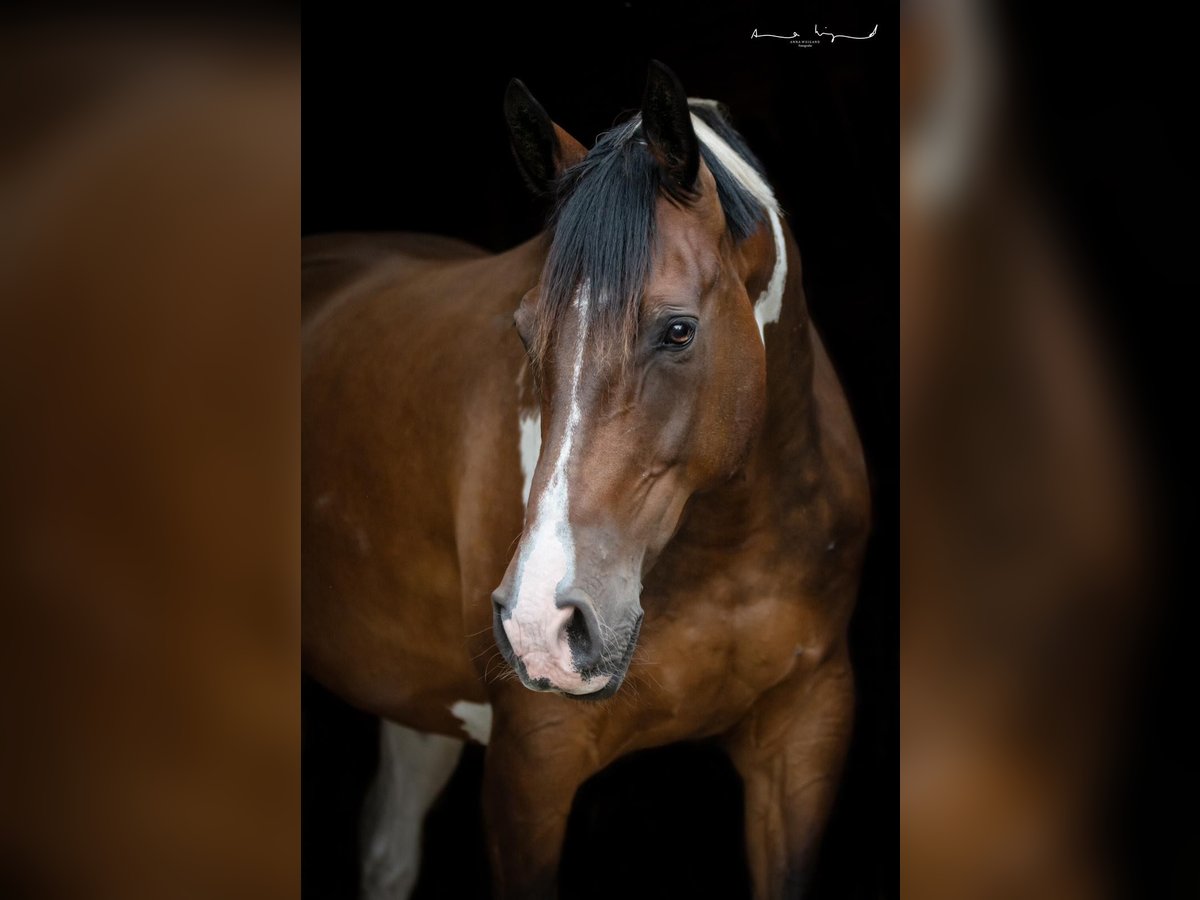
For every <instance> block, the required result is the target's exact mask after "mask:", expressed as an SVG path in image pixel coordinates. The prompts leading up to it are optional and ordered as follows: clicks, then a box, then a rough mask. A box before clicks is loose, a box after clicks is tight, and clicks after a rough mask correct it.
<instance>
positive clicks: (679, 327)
mask: <svg viewBox="0 0 1200 900" xmlns="http://www.w3.org/2000/svg"><path fill="white" fill-rule="evenodd" d="M695 336H696V323H695V322H693V321H692V320H691V319H676V320H675V321H673V322H671V323H670V324H669V325H667V330H666V331H665V332H664V333H663V339H662V345H663V346H664V347H666V348H667V349H668V350H681V349H683V348H684V347H686V346H687V345H688V344H690V343H691V342H692V338H694V337H695Z"/></svg>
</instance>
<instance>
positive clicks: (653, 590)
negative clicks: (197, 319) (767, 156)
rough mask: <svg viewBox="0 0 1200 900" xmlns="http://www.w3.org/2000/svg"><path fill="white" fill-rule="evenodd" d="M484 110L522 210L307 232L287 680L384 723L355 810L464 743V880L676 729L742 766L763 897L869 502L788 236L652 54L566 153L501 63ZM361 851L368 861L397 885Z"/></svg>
mask: <svg viewBox="0 0 1200 900" xmlns="http://www.w3.org/2000/svg"><path fill="white" fill-rule="evenodd" d="M504 113H505V120H506V123H507V126H508V129H509V135H510V138H511V145H512V149H513V153H514V157H515V159H516V162H517V166H518V169H519V170H520V172H521V175H522V176H523V178H524V179H525V181H526V182H527V183H528V184H529V186H530V187H531V189H532V190H533V191H534V192H535V193H536V194H539V195H541V196H543V197H551V198H553V211H552V213H551V215H550V218H549V222H548V225H547V227H546V229H545V230H544V231H543V232H541V233H539V234H537V235H536V236H534V237H533V238H531V239H530V240H527V241H526V242H524V243H522V244H520V245H519V246H516V247H514V248H512V249H510V250H508V251H506V252H502V253H498V254H490V253H486V252H484V251H482V250H480V249H478V248H475V247H473V246H470V245H468V244H465V243H463V242H461V241H457V240H452V239H448V238H441V237H435V236H430V235H410V234H400V235H372V234H337V235H325V236H318V237H315V238H310V239H306V242H305V245H304V252H303V283H304V306H305V311H304V324H303V354H302V359H303V365H302V379H303V381H302V416H303V425H302V453H303V471H302V502H303V511H302V552H303V567H302V568H303V575H302V598H303V600H302V610H303V627H302V631H303V642H302V648H303V665H304V668H305V670H306V671H307V672H308V673H309V674H310V675H311V676H312V677H313V678H315V679H316V680H317V681H318V682H320V683H322V684H323V685H325V686H326V687H328V688H329V689H330V690H332V691H333V692H334V693H335V694H337V695H339V696H340V697H342V698H344V699H345V700H347V701H348V702H350V703H351V704H353V705H354V706H357V707H359V708H361V709H363V710H366V711H368V712H370V713H373V714H375V715H378V716H380V717H382V718H383V719H384V720H386V721H387V722H388V723H393V724H391V725H389V726H387V727H385V729H384V736H383V739H382V740H383V746H384V749H385V750H387V749H388V748H391V751H392V752H391V755H386V756H385V760H384V767H383V772H381V775H380V780H379V781H378V782H377V783H376V788H375V789H374V792H373V794H372V797H371V798H370V800H369V801H368V820H369V821H370V822H373V823H374V824H373V825H371V824H368V826H367V827H368V829H370V828H372V827H375V828H382V829H383V831H387V829H388V828H389V827H391V826H389V825H388V823H389V822H390V823H392V825H394V824H395V822H396V821H399V820H406V821H411V818H412V817H413V816H414V815H415V816H416V817H417V819H418V821H419V816H420V813H421V812H422V805H423V804H427V803H428V802H430V800H431V797H432V795H436V792H437V789H438V787H439V785H440V784H441V783H444V782H445V780H446V778H448V777H449V772H450V771H451V770H452V769H453V762H452V757H451V759H450V761H449V762H448V761H447V753H448V752H449V753H452V752H453V751H452V750H448V749H447V748H453V747H454V746H456V745H457V746H461V745H460V744H458V742H460V741H464V740H472V741H476V742H479V743H482V744H484V745H486V750H485V762H484V778H483V798H482V803H483V815H484V824H485V830H486V835H487V845H488V856H489V860H490V864H491V868H492V878H493V885H494V889H495V894H496V896H499V897H536V896H553V895H554V894H555V890H556V885H555V882H556V872H557V866H558V861H559V856H560V852H561V848H562V843H563V838H564V833H565V829H566V824H567V819H568V815H569V813H570V810H571V805H572V800H573V798H574V795H575V792H576V789H577V788H578V787H579V786H580V785H581V784H582V783H583V782H584V781H586V780H587V779H588V778H590V777H591V776H592V775H594V774H595V773H597V772H599V771H600V770H602V769H603V768H604V767H606V766H607V765H609V764H610V763H611V762H613V761H614V760H616V759H618V758H619V757H622V756H624V755H626V754H629V753H631V752H634V751H637V750H641V749H646V748H651V747H657V746H662V745H666V744H669V743H673V742H678V741H687V740H692V741H695V740H711V741H715V742H718V743H719V745H720V746H721V747H723V748H724V750H725V751H726V752H727V753H728V755H729V758H730V760H731V761H732V764H733V766H734V768H735V769H736V771H737V773H738V774H739V775H740V777H741V779H742V781H743V783H744V788H745V840H746V852H747V859H748V865H749V869H750V874H751V879H752V882H753V890H754V894H755V896H757V897H763V898H765V897H780V896H785V895H788V896H791V895H794V894H795V893H797V892H799V891H800V890H802V889H803V886H804V884H805V882H806V879H807V878H808V877H809V876H810V874H811V872H812V868H813V863H814V860H815V858H816V852H817V847H818V843H819V838H820V834H821V831H822V829H823V826H824V823H825V821H826V819H827V817H828V815H829V813H830V811H831V807H832V805H833V803H834V800H835V794H836V789H837V784H838V781H839V778H840V772H841V768H842V764H843V758H844V756H845V753H846V750H847V745H848V742H849V739H850V734H851V730H852V722H853V707H854V679H853V670H852V667H851V662H850V658H849V652H848V647H847V626H848V621H849V618H850V615H851V612H852V610H853V608H854V604H855V601H856V595H857V592H858V582H859V576H860V569H861V564H862V557H863V552H864V548H865V544H866V541H867V538H868V534H869V530H870V517H871V513H870V496H869V488H868V479H867V471H866V464H865V461H864V457H863V453H862V449H861V446H860V443H859V439H858V435H857V431H856V429H855V425H854V422H853V419H852V416H851V413H850V409H849V406H848V403H847V400H846V398H845V396H844V394H843V392H842V389H841V386H840V384H839V381H838V378H837V375H836V374H835V371H834V368H833V365H832V363H831V362H830V359H829V356H828V355H827V353H826V350H825V348H824V346H823V344H822V341H821V338H820V336H819V335H818V333H817V331H816V330H815V328H814V327H813V324H812V322H811V320H810V318H809V314H808V308H807V303H806V299H805V294H804V288H803V285H802V277H801V266H800V256H799V251H798V249H797V246H796V243H795V241H794V239H793V237H792V234H791V231H790V229H789V228H788V225H787V221H786V218H785V216H784V214H783V212H782V211H781V210H780V207H779V204H778V203H777V201H776V199H775V196H774V192H773V190H772V188H771V187H770V185H769V183H768V181H767V179H766V177H765V175H764V171H763V168H762V166H761V164H760V163H759V162H758V161H757V160H756V158H755V157H754V155H753V154H752V153H751V151H750V150H749V148H748V147H747V146H746V144H745V141H744V140H743V139H742V137H741V136H740V135H739V134H738V133H737V132H736V131H735V130H734V128H733V127H732V125H731V124H730V120H729V117H728V114H727V112H726V110H725V109H724V108H723V107H722V106H721V105H720V104H718V103H716V102H713V101H710V100H696V99H689V98H688V97H687V94H686V93H685V91H684V89H683V87H682V85H681V84H680V82H679V79H678V78H677V77H676V76H675V74H674V73H673V72H671V71H670V70H669V69H668V68H667V67H666V66H664V65H662V64H661V63H658V62H652V63H651V64H650V66H649V70H648V75H647V80H646V85H645V90H644V93H643V97H642V105H641V110H640V112H638V113H635V114H634V115H633V116H632V117H631V118H629V119H628V120H627V121H625V122H624V123H622V124H619V125H617V126H615V127H614V128H613V129H612V130H610V131H608V132H606V133H605V134H603V135H601V136H600V137H599V138H598V139H597V141H596V143H595V145H594V146H593V147H592V148H591V149H590V150H587V149H585V148H584V147H583V145H582V144H580V143H579V141H577V140H576V139H575V138H573V137H572V136H571V135H570V134H568V133H567V132H566V131H565V130H564V129H562V128H561V127H560V126H558V125H557V124H555V123H554V122H553V120H552V119H551V118H550V117H549V115H548V114H547V113H546V111H545V109H544V108H543V107H542V106H541V104H539V103H538V101H537V100H536V99H534V97H533V96H532V94H531V93H530V92H529V90H528V89H527V88H526V87H525V86H524V85H523V84H522V83H521V82H520V81H518V80H515V79H514V80H513V81H512V82H511V83H510V84H509V85H508V88H507V90H506V93H505V97H504ZM405 729H407V730H405ZM398 748H399V749H402V750H403V752H404V753H405V754H407V757H408V760H410V761H413V762H414V764H415V765H416V766H417V768H418V769H420V770H421V771H422V772H424V773H426V774H427V775H428V776H429V777H428V778H426V779H424V780H422V779H420V778H417V777H416V776H415V775H414V776H413V777H412V778H407V777H406V776H405V774H404V765H405V762H406V760H404V759H401V758H399V757H398V756H397V755H396V751H397V750H398ZM397 785H400V788H399V790H400V793H402V794H404V796H401V797H397V796H395V795H394V794H389V792H394V791H396V790H397ZM405 791H407V793H405ZM406 817H407V819H406ZM392 831H393V832H395V833H401V832H402V833H403V834H404V835H407V837H403V836H402V837H401V838H399V840H401V841H402V842H403V841H411V840H412V833H413V829H412V828H411V827H409V826H404V827H401V828H398V829H397V828H392ZM366 837H367V838H368V844H370V843H371V841H370V834H368V835H366ZM619 852H620V847H619V844H614V845H612V846H607V847H597V848H595V853H596V859H597V863H598V864H602V863H603V859H604V857H605V856H606V855H607V854H613V853H619ZM387 856H388V850H387V848H386V846H380V845H379V844H378V842H376V843H375V844H372V845H371V846H369V847H368V848H367V852H366V857H367V861H366V863H365V866H366V869H370V868H371V867H372V865H374V866H375V868H376V869H377V870H379V871H377V872H376V873H375V875H376V876H379V872H380V871H382V872H383V873H384V875H385V876H387V877H381V878H376V879H375V881H373V882H372V883H373V884H376V885H377V886H378V885H384V884H385V883H386V884H390V886H391V888H392V889H396V885H397V884H401V885H402V886H403V885H408V884H411V878H412V872H411V869H405V868H404V866H405V864H403V863H400V862H396V860H394V859H393V860H392V861H391V862H390V863H389V862H388V860H387ZM372 860H374V862H373V863H372ZM389 865H390V866H391V868H390V869H389V868H388V867H389ZM402 870H403V871H402ZM389 872H390V875H388V873H389ZM365 874H366V875H368V876H370V874H371V873H370V872H365ZM389 878H390V879H391V880H390V881H389V880H388V879H389ZM370 880H371V879H370V877H368V881H370ZM369 889H370V888H369Z"/></svg>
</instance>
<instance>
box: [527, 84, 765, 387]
mask: <svg viewBox="0 0 1200 900" xmlns="http://www.w3.org/2000/svg"><path fill="white" fill-rule="evenodd" d="M688 105H689V108H690V109H691V113H692V116H693V119H699V120H700V122H702V123H703V125H705V126H707V129H708V130H709V131H711V132H712V133H715V135H716V137H717V138H718V139H719V141H723V142H724V144H725V146H724V147H721V146H719V143H718V141H712V140H711V137H710V139H709V140H705V139H704V135H703V134H701V135H698V137H699V138H700V140H699V145H700V154H701V157H702V158H703V159H704V163H705V165H707V166H708V169H709V171H710V172H711V173H712V176H713V179H714V181H715V182H716V186H717V197H718V200H719V201H720V203H721V208H722V209H723V210H724V213H725V223H726V230H727V232H728V233H729V235H730V236H731V237H732V238H733V240H734V241H742V240H745V239H746V238H747V237H749V236H750V235H751V234H753V233H754V232H755V231H756V230H757V229H758V227H759V226H760V225H761V224H762V222H763V221H764V220H765V219H766V216H767V212H768V209H770V210H774V209H775V201H774V196H773V195H772V194H771V192H770V188H769V187H767V186H766V180H765V177H764V175H763V169H762V165H761V163H759V161H758V160H757V159H756V158H755V157H754V154H753V153H751V152H750V149H749V148H748V147H747V146H746V143H745V141H744V140H743V139H742V137H741V135H740V134H738V133H737V131H735V130H734V128H733V126H732V125H730V124H729V121H728V120H727V118H726V117H725V114H724V112H723V110H722V108H721V107H720V105H719V104H717V103H716V102H714V101H712V100H696V99H691V100H689V101H688ZM698 130H701V129H698ZM710 144H718V146H710ZM730 151H732V152H733V153H734V154H736V156H737V157H738V159H737V160H729V155H728V154H729V153H730ZM722 156H724V157H725V158H726V159H727V160H729V161H730V163H731V165H732V166H733V167H734V168H738V169H742V172H741V173H740V174H741V176H742V177H738V176H737V175H735V174H734V173H733V172H731V171H730V168H729V167H727V166H726V165H725V164H724V163H723V162H722V161H721V157H722ZM746 166H749V168H750V170H752V173H753V174H752V175H751V177H750V178H749V179H747V178H746V170H745V167H746ZM747 180H749V181H751V182H754V183H751V184H747V183H746V182H747ZM660 195H661V196H664V197H666V198H667V199H668V200H669V201H670V202H672V203H674V204H676V205H678V206H688V205H690V204H692V203H694V202H695V200H696V199H697V198H696V195H694V194H692V193H690V192H687V191H684V190H681V189H679V188H678V186H676V185H674V184H672V183H671V182H670V181H669V179H667V178H664V177H663V175H662V170H661V168H660V167H659V165H658V163H657V161H656V160H655V159H654V157H653V156H652V155H651V153H650V149H649V147H648V146H647V144H646V140H645V138H644V137H643V135H642V118H641V115H640V114H638V115H635V116H633V117H632V118H631V119H629V120H628V121H626V122H624V123H622V124H620V125H617V126H616V127H614V128H613V129H611V130H610V131H607V132H605V133H604V134H602V135H601V136H600V137H599V138H598V139H597V141H596V145H595V146H594V147H593V148H592V149H591V150H590V151H589V152H588V154H587V156H586V157H584V159H583V160H582V161H581V162H579V163H577V164H576V165H574V166H572V167H571V168H569V169H567V170H566V171H565V172H564V173H563V174H562V175H561V176H560V178H559V180H558V184H557V185H556V190H555V198H556V199H555V205H554V208H553V210H552V211H551V214H550V219H549V223H548V227H549V230H550V232H551V235H552V238H551V244H550V252H549V256H548V258H547V261H546V270H545V271H546V274H545V277H544V279H543V282H542V290H541V298H540V302H539V303H538V309H537V312H536V315H535V320H534V326H533V332H534V334H533V340H532V341H531V343H530V351H531V355H532V358H533V365H534V368H535V370H538V369H540V368H541V366H542V362H543V360H544V359H545V356H546V353H547V352H548V350H549V345H550V337H551V335H552V334H553V332H554V328H555V326H556V325H557V323H558V321H559V320H560V318H561V316H562V314H563V311H564V310H565V309H567V308H568V307H569V306H570V305H571V303H572V301H573V300H574V298H575V296H576V293H577V291H578V289H579V287H580V286H581V285H584V284H586V285H587V286H588V292H589V302H588V304H587V310H586V315H587V319H588V334H589V341H590V342H595V343H597V344H598V345H600V346H602V347H604V348H608V349H611V350H616V351H619V352H620V353H621V355H622V357H623V358H628V355H629V353H630V350H631V348H632V347H633V343H634V340H635V338H636V337H637V326H638V309H639V306H640V301H641V295H642V292H643V290H644V288H645V284H646V280H647V278H648V277H649V274H650V263H651V259H652V256H653V253H654V247H655V239H656V235H657V231H656V223H655V202H656V200H657V198H658V197H659V196H660Z"/></svg>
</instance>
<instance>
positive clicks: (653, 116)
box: [642, 59, 700, 193]
mask: <svg viewBox="0 0 1200 900" xmlns="http://www.w3.org/2000/svg"><path fill="white" fill-rule="evenodd" d="M642 130H643V132H644V133H645V135H646V141H647V142H648V143H649V145H650V150H651V152H652V153H653V154H654V156H655V158H656V159H657V160H658V162H659V165H661V166H662V167H663V169H664V170H665V171H666V173H667V175H668V176H669V177H670V179H671V181H672V182H674V185H675V187H677V188H678V189H679V190H681V191H683V192H684V193H690V192H691V191H693V190H694V189H695V186H696V175H697V173H698V172H699V170H700V144H699V142H698V141H697V140H696V131H695V129H694V128H692V114H691V111H690V110H689V109H688V101H687V94H686V93H685V92H684V90H683V85H682V84H680V83H679V79H678V78H677V77H676V75H675V73H674V72H672V71H671V70H670V69H668V68H667V67H666V66H664V65H663V64H662V63H660V62H659V61H658V60H656V59H654V60H651V61H650V67H649V69H648V71H647V73H646V92H645V94H644V95H643V96H642Z"/></svg>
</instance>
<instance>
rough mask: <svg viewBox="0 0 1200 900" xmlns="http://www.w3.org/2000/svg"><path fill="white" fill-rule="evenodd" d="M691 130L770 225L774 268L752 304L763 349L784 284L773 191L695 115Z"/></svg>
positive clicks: (784, 264)
mask: <svg viewBox="0 0 1200 900" xmlns="http://www.w3.org/2000/svg"><path fill="white" fill-rule="evenodd" d="M688 102H689V103H696V102H703V103H711V102H712V101H696V100H690V99H689V101H688ZM692 127H693V128H694V129H695V131H696V137H697V138H699V139H700V142H701V143H702V144H704V146H705V147H707V148H708V149H709V150H711V151H712V153H713V155H714V156H716V158H717V159H718V160H720V161H721V165H723V166H724V167H725V169H726V171H728V172H729V174H730V175H732V176H733V177H734V178H736V179H737V180H738V182H739V183H740V184H741V185H742V187H744V188H745V189H746V190H747V191H748V192H749V193H750V195H751V196H752V197H754V199H755V200H757V201H758V202H759V203H760V204H762V206H763V208H764V209H766V211H767V218H768V219H769V220H770V222H771V235H772V237H773V238H774V242H775V268H774V269H773V270H772V271H771V280H770V281H768V282H767V286H766V288H764V289H763V292H762V293H761V294H759V295H758V299H757V300H756V301H754V321H756V322H757V323H758V336H759V337H760V338H761V339H762V342H763V346H764V347H765V346H766V344H767V333H766V327H767V325H769V324H770V323H772V322H778V321H779V314H780V313H781V312H782V311H783V291H784V287H785V286H786V285H787V244H786V243H785V242H784V239H783V223H782V222H781V221H780V219H779V203H778V202H777V201H776V200H775V192H774V191H772V190H771V186H770V185H769V184H767V182H766V180H765V179H763V177H762V176H761V175H760V174H758V170H756V169H755V168H754V166H752V165H750V163H748V162H746V160H745V159H743V158H742V156H741V155H740V154H739V153H738V152H737V151H736V150H734V149H733V148H732V147H730V146H729V144H727V143H725V139H724V138H722V137H721V136H720V135H719V134H717V133H716V132H715V131H713V130H712V129H711V128H710V127H709V126H708V124H707V123H706V122H705V121H704V120H703V119H701V118H700V117H699V116H697V115H696V114H695V113H693V114H692Z"/></svg>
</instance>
